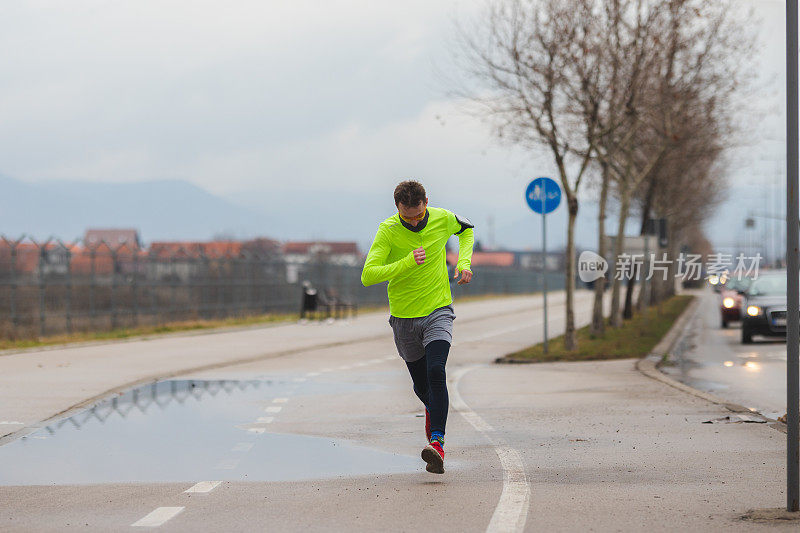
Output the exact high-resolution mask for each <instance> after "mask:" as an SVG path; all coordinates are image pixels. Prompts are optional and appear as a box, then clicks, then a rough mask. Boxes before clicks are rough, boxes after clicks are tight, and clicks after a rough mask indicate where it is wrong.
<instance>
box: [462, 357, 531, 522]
mask: <svg viewBox="0 0 800 533" xmlns="http://www.w3.org/2000/svg"><path fill="white" fill-rule="evenodd" d="M478 366H482V365H474V366H468V367H465V368H459V369H457V370H456V371H455V373H454V374H453V377H452V379H451V383H452V386H451V387H450V391H449V392H450V405H451V406H452V407H453V408H454V409H455V410H456V411H458V412H459V414H461V416H463V417H464V419H465V420H466V421H467V422H469V423H470V425H472V427H474V428H475V429H476V430H478V431H479V432H480V433H483V436H484V437H486V440H488V441H489V443H490V444H491V445H492V446H493V447H494V451H495V453H496V454H497V457H498V458H499V459H500V464H501V465H502V467H503V492H502V493H501V494H500V501H498V502H497V507H495V509H494V514H492V519H491V520H490V521H489V526H488V527H487V528H486V531H487V532H492V533H495V532H501V531H502V532H507V531H522V530H524V529H525V520H526V519H527V517H528V502H529V501H530V497H531V489H530V486H529V485H528V478H527V475H526V474H525V465H524V464H523V463H522V458H521V457H520V455H519V452H517V450H515V449H514V448H512V447H510V446H509V445H508V444H506V443H505V442H503V441H502V439H501V438H499V437H494V436H493V435H494V434H495V430H494V428H493V427H492V426H491V425H489V424H488V423H487V422H486V421H485V420H484V419H483V418H481V417H480V415H478V413H476V412H475V411H473V410H472V409H470V408H469V406H468V405H467V404H466V403H465V402H464V400H463V398H461V394H460V393H459V392H458V382H459V380H461V378H462V377H463V376H464V374H466V373H467V372H469V371H470V370H473V369H475V368H477V367H478Z"/></svg>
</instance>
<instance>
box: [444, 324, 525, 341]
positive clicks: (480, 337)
mask: <svg viewBox="0 0 800 533" xmlns="http://www.w3.org/2000/svg"><path fill="white" fill-rule="evenodd" d="M539 323H541V322H539ZM536 324H537V322H536V321H533V322H531V323H530V324H525V325H524V326H513V327H510V328H504V329H498V330H495V331H490V332H489V333H484V334H483V335H478V336H477V337H470V338H468V339H463V340H461V341H459V342H455V343H453V345H457V344H462V343H464V342H476V341H482V340H486V339H490V338H492V337H499V336H500V335H505V334H506V333H513V332H515V331H519V330H522V329H530V328H531V327H532V326H534V325H536Z"/></svg>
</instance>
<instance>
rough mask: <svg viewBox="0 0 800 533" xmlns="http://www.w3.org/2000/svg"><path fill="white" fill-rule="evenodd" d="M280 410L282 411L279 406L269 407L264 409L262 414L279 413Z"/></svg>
mask: <svg viewBox="0 0 800 533" xmlns="http://www.w3.org/2000/svg"><path fill="white" fill-rule="evenodd" d="M281 409H283V407H281V406H280V405H271V406H269V407H266V408H265V409H264V412H265V413H280V412H281Z"/></svg>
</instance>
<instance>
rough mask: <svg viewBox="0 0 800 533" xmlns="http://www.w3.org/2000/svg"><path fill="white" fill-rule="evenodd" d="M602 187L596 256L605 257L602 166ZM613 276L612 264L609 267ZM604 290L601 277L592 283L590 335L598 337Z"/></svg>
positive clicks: (605, 171)
mask: <svg viewBox="0 0 800 533" xmlns="http://www.w3.org/2000/svg"><path fill="white" fill-rule="evenodd" d="M602 179H603V185H602V188H601V189H600V212H599V214H598V215H597V243H598V244H597V254H598V255H599V256H600V257H605V256H606V242H605V241H606V204H607V203H608V182H609V180H610V177H609V175H608V165H603V175H602ZM609 268H610V269H611V274H612V275H613V274H614V269H613V264H612V265H610V267H609ZM605 288H606V278H605V277H602V278H600V279H598V280H595V282H594V308H593V309H592V329H591V331H592V335H595V336H600V335H604V334H605V332H606V325H605V321H604V320H603V294H604V293H605Z"/></svg>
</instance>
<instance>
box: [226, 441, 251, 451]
mask: <svg viewBox="0 0 800 533" xmlns="http://www.w3.org/2000/svg"><path fill="white" fill-rule="evenodd" d="M252 449H253V443H252V442H240V443H238V444H237V445H236V446H234V447H233V448H231V451H232V452H249V451H250V450H252Z"/></svg>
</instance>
